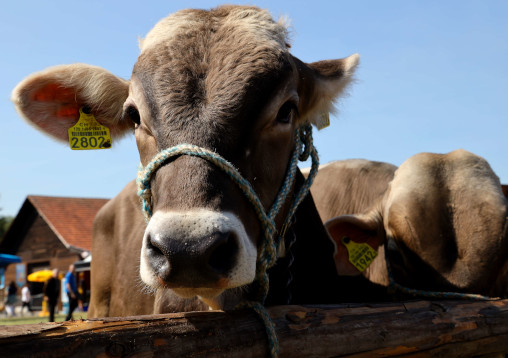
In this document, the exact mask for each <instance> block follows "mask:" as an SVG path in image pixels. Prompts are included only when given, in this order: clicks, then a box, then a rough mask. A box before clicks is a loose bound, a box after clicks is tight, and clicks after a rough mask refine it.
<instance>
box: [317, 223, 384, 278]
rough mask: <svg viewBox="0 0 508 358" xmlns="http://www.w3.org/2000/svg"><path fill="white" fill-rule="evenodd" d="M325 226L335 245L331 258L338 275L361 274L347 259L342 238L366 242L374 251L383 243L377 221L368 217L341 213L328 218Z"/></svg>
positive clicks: (347, 255)
mask: <svg viewBox="0 0 508 358" xmlns="http://www.w3.org/2000/svg"><path fill="white" fill-rule="evenodd" d="M325 227H326V229H327V230H328V234H329V236H330V238H331V240H332V241H333V243H334V245H335V253H334V256H333V259H334V261H335V267H336V268H337V274H339V275H343V276H356V275H360V274H361V272H360V271H359V270H358V269H357V268H356V267H355V266H354V265H353V264H352V263H351V262H350V261H349V253H348V250H347V248H346V246H345V245H344V243H343V240H351V241H353V242H355V243H357V244H360V243H367V244H369V245H370V246H371V247H372V248H373V249H374V250H376V251H378V249H379V246H380V245H381V244H382V243H383V239H382V238H383V232H384V231H383V229H382V228H381V227H379V225H378V223H377V221H375V220H371V219H370V218H368V217H362V216H356V215H342V216H338V217H335V218H333V219H330V220H328V221H327V222H326V223H325Z"/></svg>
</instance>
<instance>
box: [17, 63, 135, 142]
mask: <svg viewBox="0 0 508 358" xmlns="http://www.w3.org/2000/svg"><path fill="white" fill-rule="evenodd" d="M128 92H129V82H128V81H126V80H123V79H121V78H119V77H116V76H114V75H113V74H111V73H110V72H108V71H106V70H104V69H102V68H100V67H95V66H90V65H85V64H73V65H61V66H55V67H50V68H48V69H46V70H44V71H41V72H37V73H34V74H32V75H30V76H28V77H27V78H25V79H24V80H23V81H22V82H21V83H19V84H18V85H17V86H16V88H15V89H14V90H13V92H12V101H13V102H14V104H15V105H16V109H17V110H18V112H19V113H20V115H21V116H22V117H23V118H25V119H26V120H27V121H28V123H30V124H32V125H34V126H35V127H36V128H37V129H39V130H41V131H43V132H44V133H46V134H48V135H50V136H52V137H54V138H56V139H58V140H63V141H67V140H68V133H67V130H68V129H69V128H70V127H72V126H73V125H74V124H76V122H77V120H78V119H79V108H80V107H83V106H85V105H86V106H88V107H89V108H90V109H91V110H92V114H94V115H95V118H96V119H97V121H98V122H99V123H101V124H102V125H104V126H106V127H108V128H109V130H110V132H111V135H112V136H114V137H117V138H118V137H119V136H121V135H123V134H125V133H126V132H127V131H128V130H129V129H131V128H132V127H133V124H132V122H131V121H122V120H121V118H122V110H123V103H124V102H125V100H126V99H127V96H128Z"/></svg>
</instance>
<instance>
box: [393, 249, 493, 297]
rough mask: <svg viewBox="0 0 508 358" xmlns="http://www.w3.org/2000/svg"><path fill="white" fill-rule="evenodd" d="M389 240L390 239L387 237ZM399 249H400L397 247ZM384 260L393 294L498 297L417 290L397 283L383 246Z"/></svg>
mask: <svg viewBox="0 0 508 358" xmlns="http://www.w3.org/2000/svg"><path fill="white" fill-rule="evenodd" d="M389 240H390V239H389ZM399 250H400V249H399ZM384 251H385V261H386V271H387V274H388V290H389V291H390V292H391V293H392V294H393V293H394V292H400V293H403V294H407V295H410V296H413V297H429V298H444V299H465V300H481V301H495V300H499V299H500V298H499V297H489V296H484V295H480V294H475V293H463V292H446V291H429V290H419V289H415V288H410V287H407V286H404V285H401V284H399V283H398V282H397V281H396V280H395V277H394V273H393V270H392V265H391V262H390V257H389V256H390V255H389V252H388V251H390V250H387V249H386V248H385V250H384Z"/></svg>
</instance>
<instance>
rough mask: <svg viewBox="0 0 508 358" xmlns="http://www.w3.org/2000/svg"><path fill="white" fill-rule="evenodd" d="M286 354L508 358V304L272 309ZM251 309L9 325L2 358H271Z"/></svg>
mask: <svg viewBox="0 0 508 358" xmlns="http://www.w3.org/2000/svg"><path fill="white" fill-rule="evenodd" d="M269 313H270V315H271V317H272V319H273V320H274V322H275V325H276V330H277V334H278V337H279V342H280V357H299V356H301V357H330V356H336V357H388V356H392V357H394V356H418V357H425V356H432V357H435V356H438V357H471V356H478V355H491V354H494V353H507V352H508V300H499V301H490V302H485V301H414V302H403V303H385V304H370V305H345V304H344V305H333V306H330V305H328V306H277V307H271V308H269ZM266 342H267V340H266V336H265V330H264V327H263V325H262V323H261V321H260V320H259V318H258V316H257V315H256V314H254V313H253V312H251V311H249V310H241V311H232V312H221V311H208V312H188V313H177V314H165V315H151V316H137V317H122V318H104V319H91V320H87V321H71V322H64V323H41V324H37V325H21V326H3V327H1V328H0V357H21V356H30V357H71V356H72V357H123V356H129V357H157V358H159V357H219V356H220V357H242V358H247V357H263V356H265V355H266V352H267V343H266Z"/></svg>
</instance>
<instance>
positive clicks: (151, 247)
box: [146, 235, 164, 257]
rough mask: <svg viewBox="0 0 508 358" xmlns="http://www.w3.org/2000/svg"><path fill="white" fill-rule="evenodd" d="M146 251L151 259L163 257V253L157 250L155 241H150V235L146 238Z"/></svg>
mask: <svg viewBox="0 0 508 358" xmlns="http://www.w3.org/2000/svg"><path fill="white" fill-rule="evenodd" d="M146 249H147V250H148V254H149V255H150V256H152V257H164V252H163V251H162V250H161V249H160V248H159V246H158V244H157V241H156V240H153V239H152V236H151V235H149V236H148V240H147V245H146Z"/></svg>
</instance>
